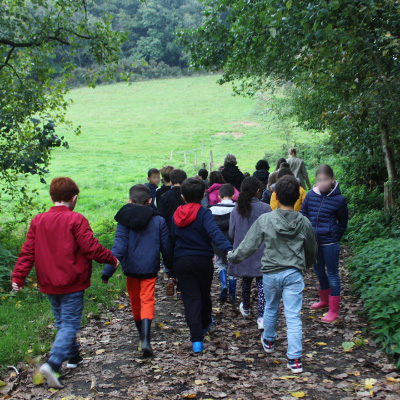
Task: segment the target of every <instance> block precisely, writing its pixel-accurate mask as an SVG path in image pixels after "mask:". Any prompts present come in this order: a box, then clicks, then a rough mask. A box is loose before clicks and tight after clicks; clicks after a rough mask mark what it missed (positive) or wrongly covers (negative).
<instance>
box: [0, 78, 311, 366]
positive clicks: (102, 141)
mask: <svg viewBox="0 0 400 400" xmlns="http://www.w3.org/2000/svg"><path fill="white" fill-rule="evenodd" d="M216 80H217V76H202V77H192V78H182V79H168V80H157V81H146V82H138V83H134V84H132V85H128V84H116V85H109V86H99V87H97V88H96V89H94V90H93V89H88V88H82V89H76V90H73V91H71V93H70V96H71V98H72V99H73V100H74V104H73V105H72V107H71V108H70V109H69V111H68V117H69V119H70V120H72V121H73V122H74V123H75V125H81V127H82V135H81V136H78V137H77V136H72V135H71V134H69V135H67V139H68V141H69V144H70V149H69V150H66V149H64V148H63V149H58V150H56V151H54V153H53V159H52V161H51V164H50V174H49V176H48V177H47V182H48V184H49V183H50V181H51V179H52V178H53V177H55V176H61V175H67V176H70V177H72V178H73V179H74V180H76V182H77V183H78V185H79V186H80V188H81V194H80V198H79V203H78V207H77V209H76V210H77V211H78V212H81V213H83V214H84V215H85V216H87V217H88V218H89V221H90V223H91V225H92V227H93V229H94V231H95V233H96V235H97V236H98V237H99V239H100V241H101V242H102V243H103V244H104V245H105V246H107V247H111V246H112V242H113V236H114V227H115V223H114V221H113V216H114V214H115V212H116V211H117V210H118V209H119V208H120V207H121V205H122V204H124V203H125V202H126V201H127V194H128V190H129V188H130V187H131V186H132V185H133V184H135V183H143V182H145V181H146V178H147V170H148V169H149V168H151V167H156V168H160V167H162V166H163V165H166V164H172V165H174V166H175V167H180V168H184V169H185V170H186V171H187V172H188V175H194V174H195V171H196V168H195V154H196V155H197V163H198V167H200V165H201V163H202V162H206V163H207V164H208V163H209V161H210V150H212V152H213V155H214V163H215V166H217V167H218V166H219V165H221V164H222V162H223V159H224V156H225V155H226V154H227V153H229V152H232V153H234V154H235V155H236V156H237V158H238V161H239V166H240V168H241V169H242V171H248V172H253V170H254V165H255V163H256V162H257V160H258V159H260V158H262V157H263V156H264V153H265V152H266V153H267V154H272V153H274V154H275V155H276V153H277V152H278V151H279V150H280V149H281V150H282V145H283V144H285V137H286V135H287V133H288V132H286V130H287V125H284V124H283V123H281V122H280V121H279V120H277V119H276V118H275V116H274V115H271V114H266V113H265V112H264V109H265V108H266V106H265V104H260V103H258V102H257V100H254V99H248V98H242V97H234V96H232V94H231V87H230V86H229V85H225V86H219V85H217V84H216ZM57 133H58V134H60V135H61V134H66V132H65V131H63V129H62V128H58V130H57ZM290 135H291V137H292V139H293V140H295V141H300V142H304V141H306V140H308V139H309V137H310V136H309V134H308V133H306V132H303V131H301V130H292V131H291V132H290ZM202 142H203V143H204V153H203V154H202V151H201V147H202ZM194 149H197V150H196V151H193V150H194ZM185 150H186V151H187V163H186V165H185V164H184V155H183V151H185ZM171 151H174V152H175V153H174V154H173V156H172V160H170V155H171ZM284 154H285V153H284V152H283V150H282V155H284ZM270 162H271V165H273V164H274V163H275V162H276V160H275V159H272V160H270ZM29 183H30V186H31V187H32V188H36V189H38V190H39V193H40V197H39V200H40V202H41V203H42V204H43V206H44V207H46V208H48V207H50V206H51V202H50V199H49V196H48V184H47V185H43V184H40V183H39V180H38V178H37V177H31V178H30V180H29ZM3 200H4V199H3ZM22 240H23V234H21V241H22ZM99 274H100V266H95V273H94V275H93V282H94V284H93V286H92V288H91V289H90V290H89V291H87V294H86V300H87V302H86V309H85V314H86V315H87V314H88V313H94V314H96V313H99V312H101V305H102V304H104V305H105V306H106V307H107V308H108V309H112V307H113V306H115V297H118V295H119V293H121V291H123V290H124V282H123V281H124V280H123V279H122V278H121V277H120V278H119V279H116V280H115V281H114V282H111V283H110V285H109V286H108V287H105V286H104V285H103V286H102V285H101V283H100V279H99ZM109 290H111V291H109ZM0 299H1V300H0V304H1V307H2V312H1V316H0V331H1V332H2V338H1V339H0V370H1V367H3V368H4V366H6V365H10V364H13V363H16V362H18V361H19V360H21V359H23V358H24V356H26V355H28V356H29V357H32V356H34V355H36V354H41V353H42V352H44V351H46V350H47V349H48V348H49V343H50V341H51V338H52V335H53V329H52V328H47V326H48V325H49V324H50V323H52V321H53V318H52V314H51V310H50V305H49V303H48V300H47V299H46V296H43V295H41V294H39V293H38V291H37V289H35V287H34V285H33V286H32V285H31V288H30V289H28V290H25V292H24V293H20V294H18V295H17V296H13V297H9V295H8V294H7V292H5V293H4V295H2V296H1V298H0Z"/></svg>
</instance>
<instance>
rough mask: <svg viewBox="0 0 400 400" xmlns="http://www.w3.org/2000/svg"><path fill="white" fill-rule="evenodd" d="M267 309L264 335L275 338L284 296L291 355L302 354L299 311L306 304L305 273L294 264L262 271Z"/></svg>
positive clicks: (271, 340)
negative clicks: (286, 267) (288, 266)
mask: <svg viewBox="0 0 400 400" xmlns="http://www.w3.org/2000/svg"><path fill="white" fill-rule="evenodd" d="M263 284H264V295H265V311H264V334H263V335H264V336H263V337H264V339H266V340H268V341H270V342H273V341H275V339H276V322H277V320H278V311H279V303H280V301H281V299H283V304H284V310H285V318H286V326H287V339H288V350H287V357H288V358H289V359H296V358H300V357H301V355H302V351H303V343H302V340H303V327H302V321H301V316H300V311H301V308H302V306H303V290H304V277H303V274H302V273H301V272H300V271H299V270H298V269H295V268H290V269H286V270H284V271H281V272H278V273H276V274H263Z"/></svg>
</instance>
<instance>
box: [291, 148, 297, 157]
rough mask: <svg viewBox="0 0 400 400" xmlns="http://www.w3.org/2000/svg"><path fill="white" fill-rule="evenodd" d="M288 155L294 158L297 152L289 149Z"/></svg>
mask: <svg viewBox="0 0 400 400" xmlns="http://www.w3.org/2000/svg"><path fill="white" fill-rule="evenodd" d="M289 154H290V155H291V156H295V155H296V154H297V150H296V149H295V148H294V147H291V148H290V149H289Z"/></svg>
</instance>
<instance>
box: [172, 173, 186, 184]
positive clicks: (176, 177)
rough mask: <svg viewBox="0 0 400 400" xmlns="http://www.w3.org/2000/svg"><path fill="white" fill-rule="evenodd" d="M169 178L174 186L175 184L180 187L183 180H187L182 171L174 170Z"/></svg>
mask: <svg viewBox="0 0 400 400" xmlns="http://www.w3.org/2000/svg"><path fill="white" fill-rule="evenodd" d="M170 177H171V183H172V184H173V185H176V184H177V183H178V184H180V185H182V183H183V182H184V180H185V179H186V178H187V175H186V172H185V171H184V170H183V169H174V170H172V171H171V175H170Z"/></svg>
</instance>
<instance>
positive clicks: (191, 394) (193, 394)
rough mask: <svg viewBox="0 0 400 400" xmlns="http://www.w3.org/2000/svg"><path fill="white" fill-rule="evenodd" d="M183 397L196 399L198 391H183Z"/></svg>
mask: <svg viewBox="0 0 400 400" xmlns="http://www.w3.org/2000/svg"><path fill="white" fill-rule="evenodd" d="M182 397H183V398H184V399H195V398H196V397H197V392H193V391H189V392H183V393H182Z"/></svg>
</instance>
